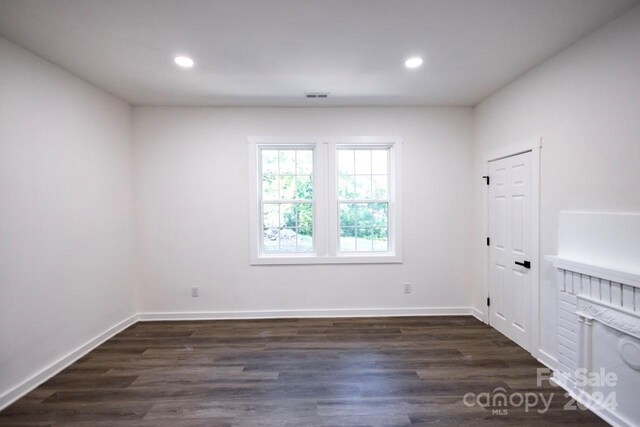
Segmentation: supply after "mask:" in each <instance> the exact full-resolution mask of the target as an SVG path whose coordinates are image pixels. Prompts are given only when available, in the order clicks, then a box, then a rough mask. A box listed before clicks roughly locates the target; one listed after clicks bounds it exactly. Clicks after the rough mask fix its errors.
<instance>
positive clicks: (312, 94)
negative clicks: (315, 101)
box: [304, 92, 329, 98]
mask: <svg viewBox="0 0 640 427" xmlns="http://www.w3.org/2000/svg"><path fill="white" fill-rule="evenodd" d="M304 95H305V96H306V97H307V98H328V97H329V92H309V93H305V94H304Z"/></svg>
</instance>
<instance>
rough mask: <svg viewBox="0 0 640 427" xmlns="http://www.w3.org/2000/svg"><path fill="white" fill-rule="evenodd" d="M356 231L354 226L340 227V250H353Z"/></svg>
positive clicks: (354, 248)
mask: <svg viewBox="0 0 640 427" xmlns="http://www.w3.org/2000/svg"><path fill="white" fill-rule="evenodd" d="M355 235H356V231H355V228H354V227H342V228H340V251H342V252H355V250H356V237H355Z"/></svg>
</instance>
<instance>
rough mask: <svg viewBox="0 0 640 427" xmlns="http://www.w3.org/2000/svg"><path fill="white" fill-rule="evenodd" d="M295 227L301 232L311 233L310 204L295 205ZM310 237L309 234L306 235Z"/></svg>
mask: <svg viewBox="0 0 640 427" xmlns="http://www.w3.org/2000/svg"><path fill="white" fill-rule="evenodd" d="M296 213H297V215H298V218H297V227H298V228H300V230H301V232H302V231H304V230H306V231H308V232H309V233H311V229H312V228H313V205H312V204H311V203H301V204H299V205H296ZM308 235H311V234H308Z"/></svg>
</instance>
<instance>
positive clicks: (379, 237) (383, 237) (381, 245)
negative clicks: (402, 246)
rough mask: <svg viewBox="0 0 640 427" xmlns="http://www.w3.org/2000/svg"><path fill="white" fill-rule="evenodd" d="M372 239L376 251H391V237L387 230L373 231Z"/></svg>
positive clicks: (378, 229)
mask: <svg viewBox="0 0 640 427" xmlns="http://www.w3.org/2000/svg"><path fill="white" fill-rule="evenodd" d="M372 238H373V250H374V251H378V252H381V251H388V250H389V236H388V232H387V229H386V228H374V229H373V230H372Z"/></svg>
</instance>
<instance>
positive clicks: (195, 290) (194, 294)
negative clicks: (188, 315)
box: [191, 286, 200, 298]
mask: <svg viewBox="0 0 640 427" xmlns="http://www.w3.org/2000/svg"><path fill="white" fill-rule="evenodd" d="M191 296H192V297H193V298H196V297H198V296H200V293H199V291H198V287H197V286H194V287H192V288H191Z"/></svg>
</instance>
